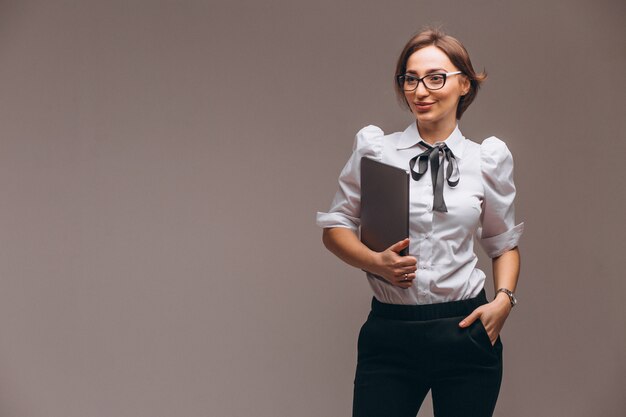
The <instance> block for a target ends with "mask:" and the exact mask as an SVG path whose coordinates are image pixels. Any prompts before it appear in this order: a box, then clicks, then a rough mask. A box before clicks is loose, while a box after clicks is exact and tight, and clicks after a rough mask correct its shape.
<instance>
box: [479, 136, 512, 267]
mask: <svg viewBox="0 0 626 417" xmlns="http://www.w3.org/2000/svg"><path fill="white" fill-rule="evenodd" d="M480 146H481V149H480V153H481V171H482V180H483V188H484V194H485V195H484V199H483V210H482V214H481V217H480V219H481V226H480V227H479V228H478V230H477V231H476V237H477V238H478V241H479V242H480V245H481V246H482V248H483V250H484V251H485V253H486V254H487V255H488V256H489V257H490V258H497V257H498V256H500V255H502V254H503V253H504V252H506V251H508V250H511V249H513V248H515V247H516V246H517V245H518V243H519V240H520V238H521V236H522V233H523V232H524V223H523V222H521V223H519V224H515V206H514V200H515V192H516V190H515V184H514V182H513V156H512V155H511V152H510V151H509V148H508V147H507V146H506V144H505V143H504V142H503V141H502V140H500V139H498V138H497V137H495V136H491V137H489V138H487V139H485V140H484V141H483V143H482V144H481V145H480Z"/></svg>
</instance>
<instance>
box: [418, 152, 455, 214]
mask: <svg viewBox="0 0 626 417" xmlns="http://www.w3.org/2000/svg"><path fill="white" fill-rule="evenodd" d="M420 145H424V146H425V147H426V148H428V149H426V151H424V152H422V153H421V154H419V155H417V156H415V157H413V158H411V160H410V161H409V167H410V168H411V176H412V177H413V179H414V180H415V181H418V180H419V179H420V178H421V177H422V175H424V174H425V173H426V171H427V170H428V161H430V175H431V177H432V179H433V188H434V195H433V210H435V211H439V212H442V213H447V212H448V208H447V207H446V203H445V201H444V200H443V165H444V164H443V160H442V161H441V164H439V154H440V153H442V154H443V157H444V159H445V160H447V161H448V168H447V170H446V181H448V185H449V186H450V187H455V186H456V185H457V184H458V183H459V178H460V175H459V166H458V164H457V161H456V158H455V156H454V154H453V153H452V150H451V149H450V148H448V146H447V145H446V144H445V143H440V144H438V145H435V146H431V145H430V144H428V143H426V142H424V141H420ZM416 161H417V162H418V165H417V166H418V171H417V172H415V171H414V170H413V167H414V166H415V162H416Z"/></svg>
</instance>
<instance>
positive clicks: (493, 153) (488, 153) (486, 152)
mask: <svg viewBox="0 0 626 417" xmlns="http://www.w3.org/2000/svg"><path fill="white" fill-rule="evenodd" d="M480 159H481V162H482V163H483V165H487V166H498V165H500V164H502V163H506V162H507V161H510V163H511V164H512V163H513V155H511V151H510V150H509V148H508V146H506V143H505V142H504V141H503V140H502V139H500V138H497V137H496V136H490V137H488V138H487V139H485V140H483V142H482V143H481V144H480Z"/></svg>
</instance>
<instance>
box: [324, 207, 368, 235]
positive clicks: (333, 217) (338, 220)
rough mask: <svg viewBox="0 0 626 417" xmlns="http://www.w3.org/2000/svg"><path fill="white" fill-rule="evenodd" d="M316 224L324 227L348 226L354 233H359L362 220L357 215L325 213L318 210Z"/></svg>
mask: <svg viewBox="0 0 626 417" xmlns="http://www.w3.org/2000/svg"><path fill="white" fill-rule="evenodd" d="M316 224H317V225H318V226H319V227H322V228H328V227H347V228H348V229H351V230H352V231H353V232H354V233H358V230H359V225H360V224H361V220H360V219H359V218H357V217H352V216H348V215H347V214H344V213H336V212H334V213H323V212H321V211H318V212H317V219H316Z"/></svg>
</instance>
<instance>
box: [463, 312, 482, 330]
mask: <svg viewBox="0 0 626 417" xmlns="http://www.w3.org/2000/svg"><path fill="white" fill-rule="evenodd" d="M479 317H480V313H479V312H478V311H476V310H474V311H472V313H471V314H470V315H469V316H467V317H465V318H464V319H463V320H461V322H460V323H459V326H461V327H467V326H469V325H470V324H472V323H474V321H476V319H477V318H479Z"/></svg>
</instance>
